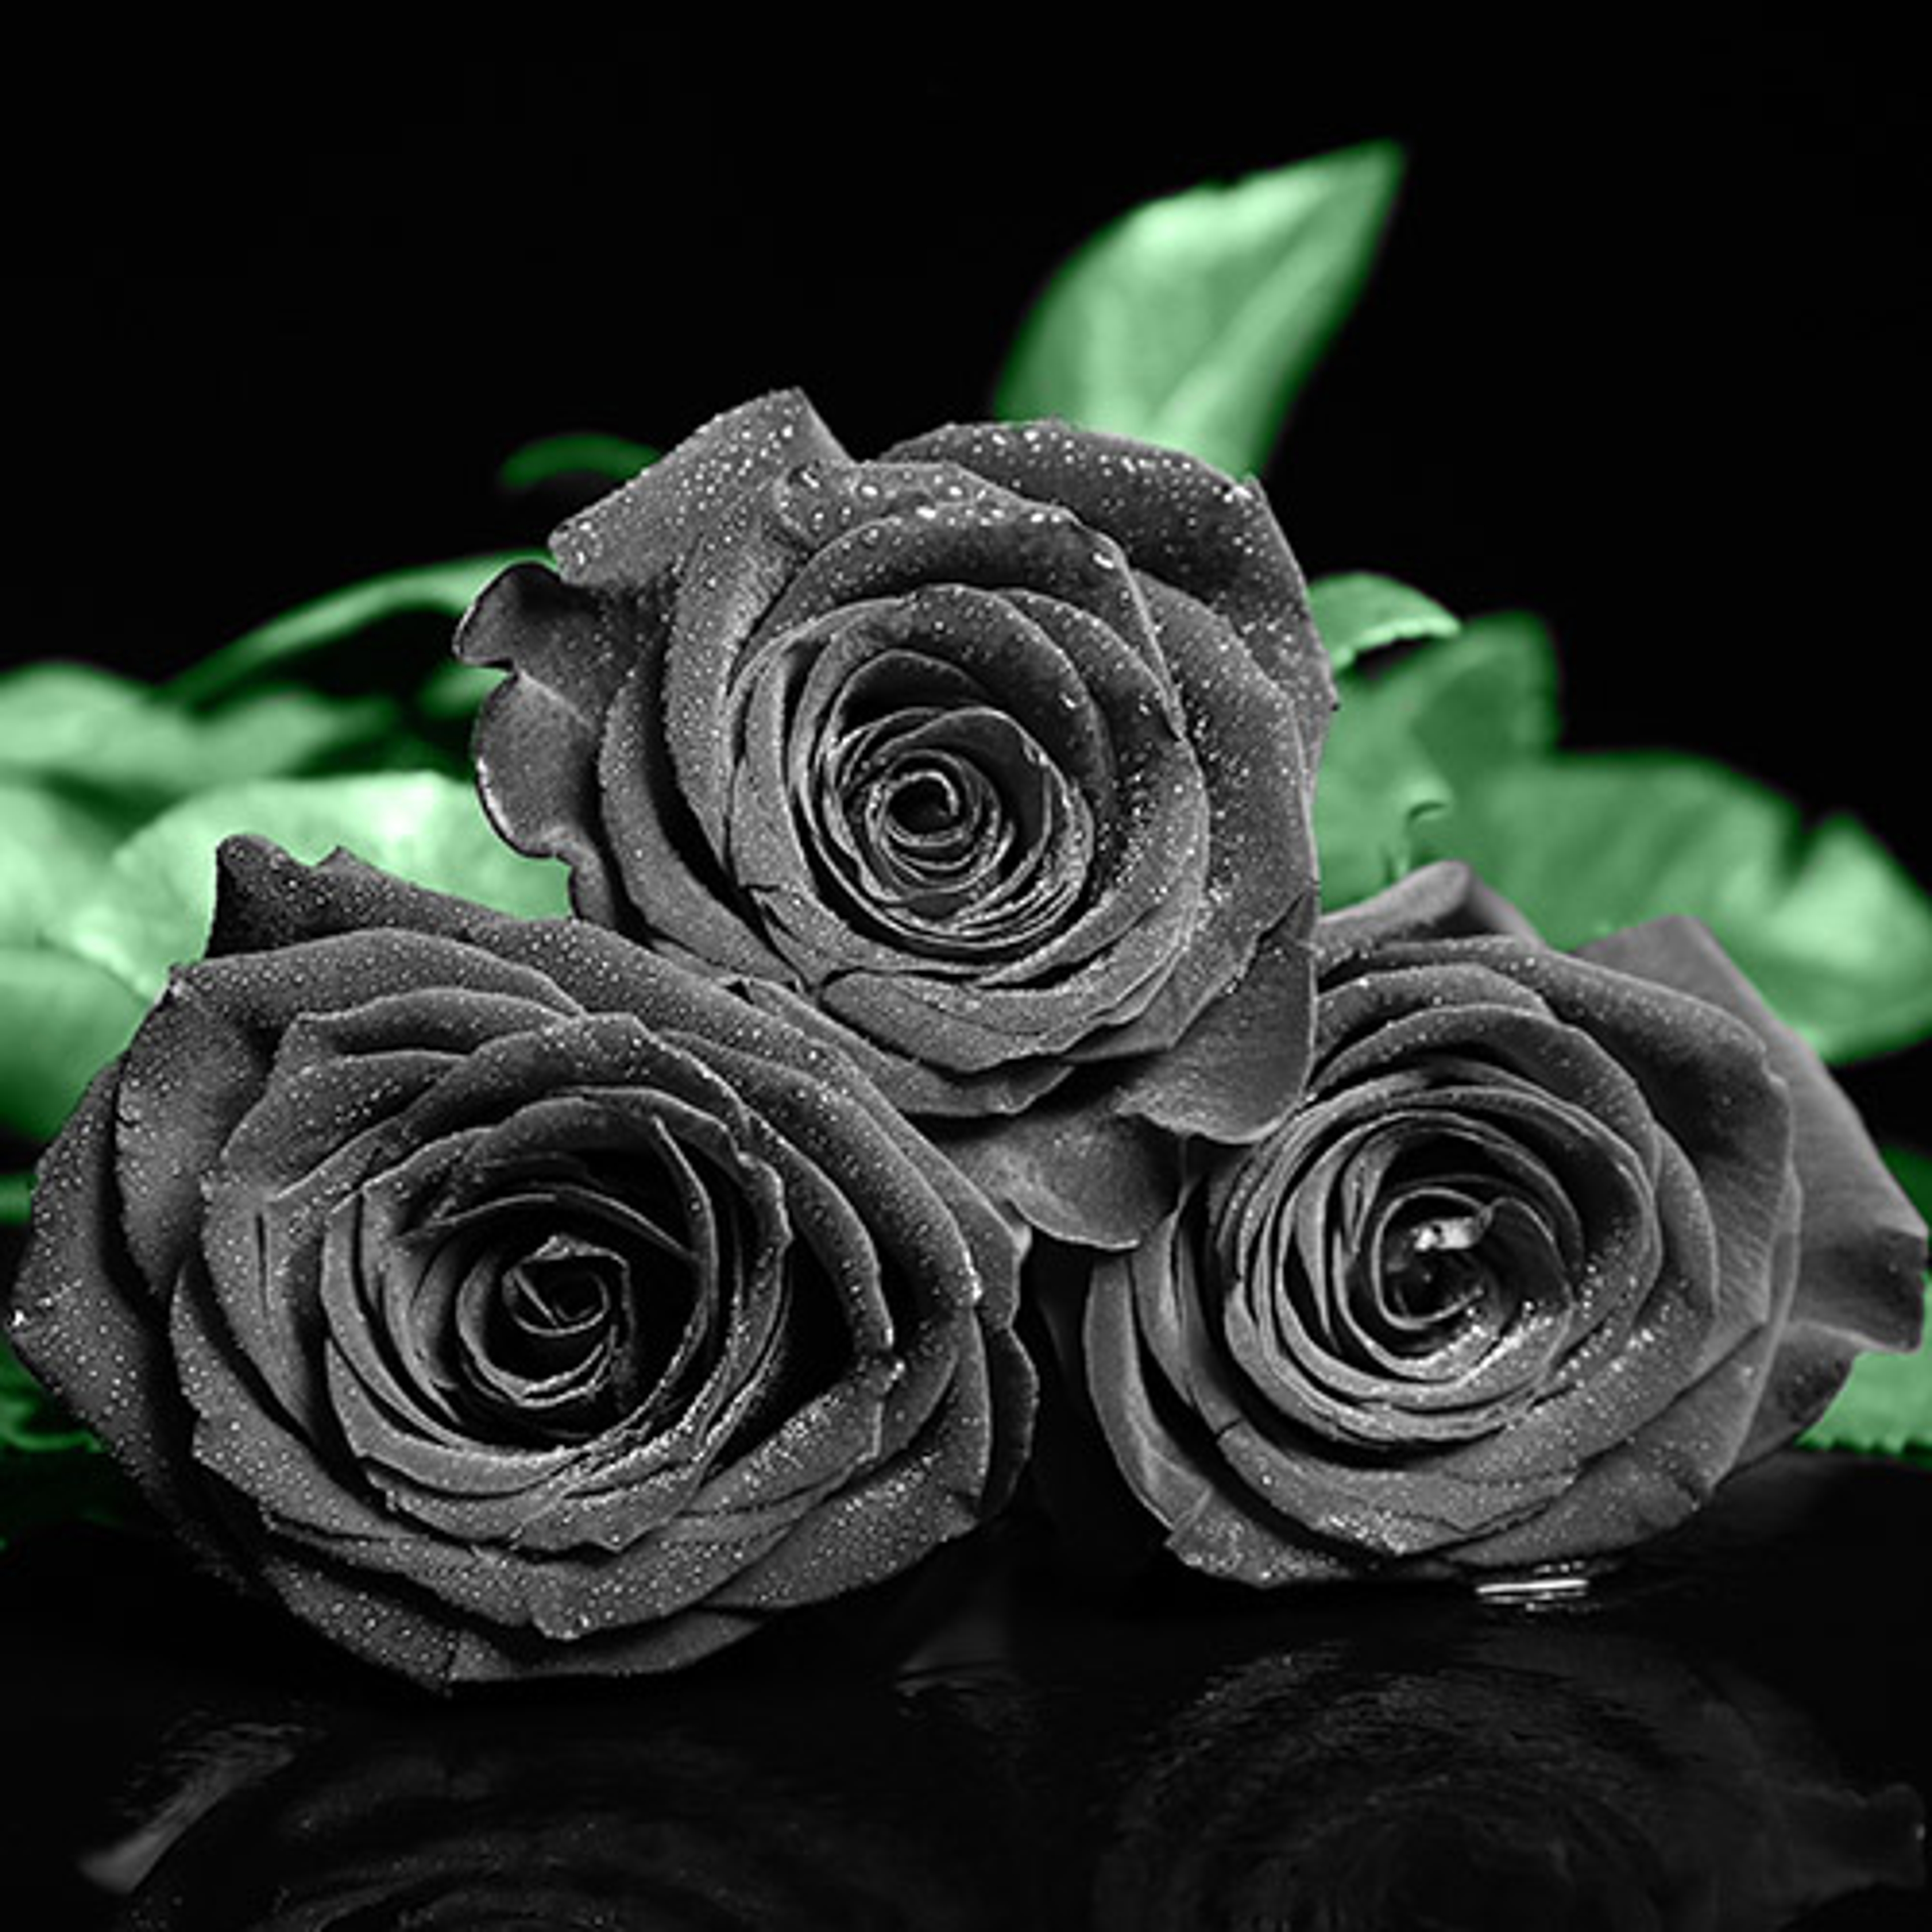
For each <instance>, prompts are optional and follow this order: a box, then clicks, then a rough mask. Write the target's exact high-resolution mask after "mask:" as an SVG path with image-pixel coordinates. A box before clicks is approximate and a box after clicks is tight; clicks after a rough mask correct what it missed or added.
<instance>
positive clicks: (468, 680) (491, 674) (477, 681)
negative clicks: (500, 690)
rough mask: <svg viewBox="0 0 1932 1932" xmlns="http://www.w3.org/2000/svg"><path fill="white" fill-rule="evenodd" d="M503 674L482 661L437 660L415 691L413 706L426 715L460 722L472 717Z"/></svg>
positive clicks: (500, 681) (500, 680) (501, 679)
mask: <svg viewBox="0 0 1932 1932" xmlns="http://www.w3.org/2000/svg"><path fill="white" fill-rule="evenodd" d="M504 675H505V673H503V672H502V671H501V670H496V669H494V668H493V667H487V666H485V665H483V664H457V663H455V662H453V661H452V662H451V663H449V664H439V665H438V666H437V668H436V669H435V670H433V671H432V672H431V673H430V674H429V676H428V677H426V678H425V679H424V680H423V682H422V687H421V688H420V689H419V690H418V691H417V693H416V708H417V709H418V710H419V711H420V712H422V713H423V714H424V715H425V716H426V717H430V718H446V719H450V720H453V721H466V720H469V719H472V718H475V715H476V713H477V712H478V710H479V709H481V706H482V703H483V700H484V698H486V697H488V696H489V695H490V692H491V691H494V690H495V689H496V687H497V685H499V684H501V683H502V681H503V678H504Z"/></svg>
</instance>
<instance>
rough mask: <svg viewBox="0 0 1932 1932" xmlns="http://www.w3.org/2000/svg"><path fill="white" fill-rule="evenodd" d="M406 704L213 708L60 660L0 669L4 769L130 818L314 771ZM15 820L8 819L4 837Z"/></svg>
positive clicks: (292, 700)
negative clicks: (229, 788)
mask: <svg viewBox="0 0 1932 1932" xmlns="http://www.w3.org/2000/svg"><path fill="white" fill-rule="evenodd" d="M399 718H400V712H399V710H398V706H396V705H395V703H394V702H392V700H389V699H387V698H385V697H377V696H371V697H362V698H356V699H348V698H341V697H327V696H325V695H324V694H322V693H321V692H319V691H308V690H304V689H302V688H277V689H268V690H263V691H251V692H248V693H246V694H242V695H240V696H238V697H235V698H234V699H233V700H232V701H231V702H229V703H227V704H226V705H224V706H223V707H222V708H221V709H219V710H217V711H215V712H211V713H209V714H208V715H196V714H195V713H194V712H191V711H190V710H188V709H187V708H186V707H185V706H184V705H183V704H181V703H180V702H179V701H178V699H177V698H176V697H175V696H174V695H173V694H172V692H171V691H169V690H168V689H166V688H158V689H157V688H156V687H154V686H153V685H147V684H143V683H142V682H139V680H138V679H133V678H130V677H124V676H121V674H120V673H118V672H115V671H110V670H101V669H99V668H98V667H95V666H93V665H91V664H70V663H66V662H64V661H58V660H52V661H42V662H38V663H34V664H26V665H23V667H21V668H20V669H19V670H15V671H12V672H10V673H7V675H6V676H4V677H0V778H4V779H5V780H8V781H17V780H19V779H21V778H31V779H32V780H34V781H37V782H38V783H39V784H41V785H43V786H44V787H50V788H53V789H57V790H59V791H60V792H61V793H62V794H63V795H65V796H68V797H70V798H74V799H81V800H84V801H87V802H92V803H95V805H97V806H98V807H100V808H118V810H119V811H121V813H122V814H123V823H122V824H121V826H120V828H119V829H125V821H126V820H127V818H128V817H134V816H139V815H142V814H145V813H146V812H148V811H154V810H157V809H158V808H160V806H161V805H165V804H166V803H168V802H171V801H172V800H173V799H178V798H185V797H187V796H188V795H189V794H190V793H193V792H196V791H201V790H206V789H207V788H208V787H209V786H211V785H217V784H243V783H245V782H246V781H248V780H250V779H251V778H269V777H279V776H283V775H290V774H293V773H295V772H302V771H305V770H309V769H313V768H314V767H315V766H317V765H320V764H323V763H327V762H329V761H330V760H335V759H338V758H340V757H343V756H344V755H345V754H347V753H348V752H350V751H354V750H366V749H368V748H369V747H370V746H371V745H376V744H378V743H380V742H381V741H382V740H383V739H386V737H388V736H389V735H390V734H392V733H394V732H395V730H396V728H397V725H398V721H399ZM16 833H17V827H15V826H12V825H10V824H9V825H7V826H6V829H5V835H7V836H9V837H11V836H13V835H15V834H16Z"/></svg>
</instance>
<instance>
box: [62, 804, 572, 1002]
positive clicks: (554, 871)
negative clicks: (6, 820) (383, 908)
mask: <svg viewBox="0 0 1932 1932" xmlns="http://www.w3.org/2000/svg"><path fill="white" fill-rule="evenodd" d="M233 832H260V833H262V834H263V835H265V836H266V837H268V838H272V839H274V840H275V841H276V843H277V844H280V845H281V846H282V847H284V848H285V849H286V850H288V851H290V853H293V854H294V855H295V856H296V857H297V858H299V859H307V860H310V861H313V860H315V859H322V858H324V857H326V856H327V855H328V854H329V853H330V852H332V851H333V850H335V848H336V847H338V846H343V847H347V849H348V850H350V851H351V852H353V853H355V854H356V856H358V857H359V858H361V859H365V860H367V861H368V863H370V864H371V865H380V866H381V867H382V868H383V869H384V870H386V871H392V872H395V873H397V874H400V875H401V877H404V878H407V879H413V880H415V881H416V883H419V884H420V885H425V886H434V888H436V889H437V890H439V891H441V892H453V893H456V894H458V895H460V896H461V897H463V898H469V899H474V900H476V901H478V902H479V903H481V904H484V905H489V906H494V907H497V908H499V910H503V911H506V912H511V913H521V914H523V915H524V916H531V917H535V916H562V914H563V913H565V912H566V911H567V910H568V898H567V896H566V894H565V890H564V883H563V882H564V877H565V874H564V869H563V868H562V866H561V865H559V864H558V863H557V862H556V861H555V860H553V859H526V858H524V857H523V856H521V855H520V853H516V852H514V851H512V850H511V848H510V847H508V845H506V844H504V843H503V842H502V840H501V839H499V838H498V837H497V836H496V833H495V832H493V830H491V829H490V825H489V823H488V822H487V820H485V819H484V816H483V812H482V808H481V806H480V805H478V802H477V800H476V796H475V790H474V788H473V787H471V786H469V785H467V784H463V783H462V782H461V781H460V780H458V779H455V778H449V777H446V776H445V775H443V774H441V773H440V772H399V773H381V774H377V775H359V776H354V777H347V778H308V779H300V778H285V779H269V780H265V781H263V782H262V783H260V784H252V785H238V786H236V787H232V788H230V789H228V790H220V791H211V792H206V793H202V795H201V796H199V797H197V798H193V799H188V800H187V801H185V802H184V803H182V804H181V805H176V806H175V807H174V808H172V810H171V811H166V812H164V813H163V814H162V815H161V816H160V817H158V818H157V819H154V820H152V821H151V823H148V825H146V826H143V827H142V829H141V830H140V831H139V832H136V833H135V835H133V837H132V838H130V839H129V840H127V842H126V843H125V844H123V845H122V846H121V847H120V848H119V849H118V850H117V851H116V852H115V854H114V856H113V859H111V860H110V862H109V863H108V865H107V866H106V868H104V870H103V871H102V872H101V874H100V876H99V877H98V879H97V880H96V882H95V886H94V889H93V890H92V892H89V894H88V895H87V896H86V898H85V899H84V900H83V901H81V902H80V904H77V905H75V906H74V907H72V908H71V910H69V911H68V913H65V915H64V916H62V917H61V918H59V919H57V920H55V921H54V922H52V924H50V925H49V927H48V929H47V938H48V939H49V941H50V942H51V943H52V944H55V945H58V946H60V947H64V948H65V949H66V950H68V952H71V953H74V954H75V955H77V956H79V957H80V958H81V959H86V960H89V961H91V962H93V963H94V964H95V965H97V966H99V967H101V968H105V969H106V970H107V971H108V972H110V973H111V974H113V975H114V977H115V978H116V979H117V980H119V981H120V982H121V984H122V985H123V986H126V987H127V989H129V990H130V992H133V993H134V994H136V995H138V996H139V998H141V999H142V1001H150V1000H152V999H153V998H154V997H155V996H156V995H157V994H158V993H159V992H160V990H161V988H162V986H163V984H164V983H166V978H167V972H168V968H169V967H170V966H172V965H175V964H177V963H178V962H181V961H184V960H189V959H196V958H198V957H199V955H200V953H201V950H202V946H203V944H205V941H206V938H207V933H208V917H209V914H210V913H211V910H212V909H213V905H214V849H215V847H216V846H217V845H218V844H220V842H221V841H222V840H223V838H226V837H227V836H228V835H229V834H230V833H233Z"/></svg>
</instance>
